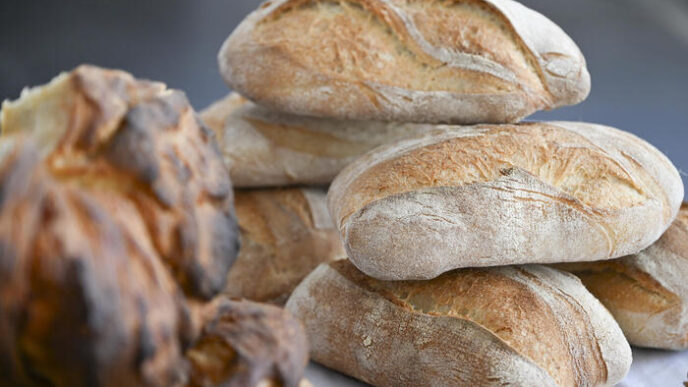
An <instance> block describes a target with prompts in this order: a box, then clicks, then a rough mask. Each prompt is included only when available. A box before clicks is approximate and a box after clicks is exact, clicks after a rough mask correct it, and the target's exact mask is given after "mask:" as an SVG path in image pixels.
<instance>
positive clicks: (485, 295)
mask: <svg viewBox="0 0 688 387" xmlns="http://www.w3.org/2000/svg"><path fill="white" fill-rule="evenodd" d="M332 267H333V268H334V269H335V270H337V271H339V272H340V273H341V274H342V275H344V276H345V277H347V278H348V279H350V280H352V281H354V282H355V283H356V284H357V285H358V286H364V287H365V288H367V289H369V290H370V291H373V292H375V293H378V294H380V295H381V296H383V297H385V298H387V299H388V300H390V301H391V302H394V303H395V304H397V305H399V306H401V307H403V308H404V309H407V310H408V311H413V312H416V313H424V314H428V315H438V316H439V315H441V316H451V317H456V318H460V319H465V320H468V321H472V322H473V323H475V324H478V325H480V326H482V327H484V328H486V329H487V330H489V331H490V332H492V333H493V334H494V335H495V336H497V337H499V338H500V339H501V340H503V341H504V342H506V343H507V344H508V345H509V346H510V347H511V348H513V349H514V351H516V352H518V353H519V354H521V355H523V356H525V357H527V358H529V359H531V360H533V362H535V363H536V364H538V365H539V366H540V367H542V368H544V369H545V370H547V372H548V373H549V374H550V375H551V376H552V377H553V378H554V379H555V380H556V382H557V384H558V385H561V386H564V385H581V384H584V383H585V382H593V381H594V380H597V381H603V380H605V379H606V377H607V375H606V371H607V370H606V368H605V366H604V364H603V360H602V356H601V354H600V352H599V348H598V347H596V345H595V344H594V343H591V342H580V343H578V344H577V345H579V346H580V348H579V350H580V351H581V352H583V351H585V352H587V353H588V354H589V355H588V356H586V358H585V359H584V361H585V365H582V364H576V363H577V362H579V361H580V360H579V359H575V358H574V356H573V354H572V353H570V348H569V344H568V343H567V341H566V340H567V339H568V337H567V335H566V332H564V329H568V328H570V327H568V326H562V325H559V324H558V321H557V316H555V315H554V313H555V311H554V310H553V309H551V308H550V307H549V306H548V305H547V303H546V302H545V300H544V299H542V298H541V297H540V296H538V295H537V294H536V293H533V291H532V289H530V288H529V287H528V286H526V285H525V284H523V283H520V282H518V281H516V280H513V279H511V278H509V277H507V276H505V275H501V274H499V273H496V272H494V271H491V270H490V269H464V270H458V271H455V272H450V273H446V274H443V275H442V276H440V277H437V278H435V279H433V280H430V281H377V280H374V279H372V278H371V277H368V276H366V275H364V274H363V273H361V272H360V271H358V270H357V269H356V268H355V267H354V266H353V265H351V263H349V262H346V263H345V262H338V263H335V264H333V265H332ZM521 274H523V275H526V276H528V278H530V279H531V280H533V281H539V279H538V278H537V277H536V276H533V275H530V274H529V273H527V272H526V271H523V270H522V271H521ZM514 311H518V313H514ZM524 316H527V319H524ZM577 317H579V318H581V319H582V321H583V324H585V325H588V326H587V327H586V328H587V329H590V327H589V321H588V320H587V318H586V316H584V315H582V314H581V315H579V316H577ZM533 327H537V329H533ZM586 335H587V336H594V335H593V333H592V331H588V332H586ZM538 343H542V344H543V346H546V348H543V346H539V345H538ZM586 344H587V345H589V346H590V348H587V349H585V350H584V349H583V348H582V345H586ZM577 367H582V368H586V369H589V370H592V371H593V372H596V373H598V374H595V375H587V374H586V375H585V376H586V378H589V379H587V380H581V377H582V375H580V374H576V371H577V369H576V368H577ZM592 384H595V383H594V382H593V383H592Z"/></svg>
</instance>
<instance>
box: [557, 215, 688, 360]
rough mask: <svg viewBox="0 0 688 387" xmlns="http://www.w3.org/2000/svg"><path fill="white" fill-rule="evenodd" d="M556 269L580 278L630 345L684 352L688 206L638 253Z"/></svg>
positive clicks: (687, 326) (687, 337)
mask: <svg viewBox="0 0 688 387" xmlns="http://www.w3.org/2000/svg"><path fill="white" fill-rule="evenodd" d="M560 267H561V268H562V269H564V270H568V271H570V272H572V273H573V274H575V275H577V276H578V277H580V279H581V280H582V281H583V284H585V286H586V287H587V288H588V290H590V292H592V294H594V295H595V296H596V297H597V298H598V299H599V300H600V301H602V303H603V304H604V305H605V306H606V307H607V309H609V311H610V312H611V313H612V315H614V318H615V319H616V321H618V322H619V325H620V326H621V329H622V330H623V332H624V334H625V335H626V337H627V338H628V341H629V342H630V343H631V344H633V345H637V346H641V347H652V348H661V349H675V350H679V349H687V348H688V283H686V278H687V277H688V204H684V205H683V206H682V208H681V211H680V212H679V215H678V218H677V219H676V220H675V221H674V223H673V224H672V225H671V227H669V229H668V230H667V232H666V233H665V234H664V235H663V236H662V238H660V239H659V241H657V242H656V243H655V244H653V245H652V246H650V247H649V248H647V249H646V250H643V251H642V252H640V253H638V254H635V255H631V256H628V257H624V258H620V259H615V260H611V261H604V262H586V263H570V264H564V265H560Z"/></svg>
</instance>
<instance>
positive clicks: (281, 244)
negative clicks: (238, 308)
mask: <svg viewBox="0 0 688 387" xmlns="http://www.w3.org/2000/svg"><path fill="white" fill-rule="evenodd" d="M235 205H236V213H237V217H238V219H239V229H240V231H241V251H240V252H239V257H238V258H237V260H236V262H235V263H234V266H232V268H231V269H230V271H229V274H228V275H227V288H226V290H225V293H227V294H228V295H229V296H231V297H236V298H246V299H249V300H254V301H259V302H270V303H275V304H284V303H285V302H286V301H287V298H289V295H290V294H291V292H292V291H293V290H294V288H296V286H297V285H298V284H299V282H301V280H303V279H304V278H305V277H306V276H307V275H308V274H309V273H310V272H311V271H312V270H313V269H315V268H316V267H317V266H318V265H319V264H321V263H324V262H330V261H333V260H336V259H341V258H345V257H346V253H345V252H344V247H343V246H342V242H341V241H340V240H339V233H338V232H337V230H336V229H335V227H334V223H332V220H331V219H330V215H329V213H328V211H327V195H326V191H325V190H324V189H322V188H291V189H266V190H244V191H242V190H237V191H235Z"/></svg>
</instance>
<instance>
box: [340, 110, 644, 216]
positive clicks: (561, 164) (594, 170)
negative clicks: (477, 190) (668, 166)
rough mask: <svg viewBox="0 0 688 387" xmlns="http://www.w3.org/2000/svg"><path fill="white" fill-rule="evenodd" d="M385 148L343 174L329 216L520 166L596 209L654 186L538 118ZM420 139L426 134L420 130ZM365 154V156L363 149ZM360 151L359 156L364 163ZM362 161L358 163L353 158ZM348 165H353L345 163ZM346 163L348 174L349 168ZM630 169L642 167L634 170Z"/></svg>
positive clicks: (637, 200)
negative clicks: (366, 164)
mask: <svg viewBox="0 0 688 387" xmlns="http://www.w3.org/2000/svg"><path fill="white" fill-rule="evenodd" d="M447 133H448V135H446V136H440V135H438V136H437V137H438V139H439V140H438V141H436V142H430V143H428V142H424V140H423V139H420V138H419V140H418V141H417V143H415V146H414V144H412V143H411V142H409V146H408V147H407V148H404V149H403V151H399V152H394V150H393V149H392V148H391V147H390V148H389V149H387V148H386V149H385V150H384V151H389V152H388V153H389V154H388V155H386V156H385V157H384V158H383V159H382V160H381V161H379V162H377V163H374V164H373V165H372V166H370V167H368V168H365V169H363V168H359V169H358V170H357V171H360V172H359V174H358V175H352V176H347V177H349V178H350V180H349V181H346V182H345V184H346V187H341V188H342V190H343V191H345V192H347V194H346V195H342V196H341V197H340V198H337V201H339V203H336V205H337V208H336V209H337V213H336V216H337V220H338V221H339V224H342V222H343V220H344V219H347V218H348V217H349V216H350V215H351V214H353V213H354V212H356V211H358V210H359V209H360V208H363V207H365V206H367V205H368V204H369V203H371V202H374V201H376V200H379V199H382V198H385V197H388V196H393V195H397V194H401V193H406V192H411V191H416V190H420V189H426V188H430V187H443V186H445V187H452V186H460V185H470V184H476V183H485V182H489V181H494V180H496V179H497V178H499V177H500V176H502V171H505V170H508V169H509V168H518V169H520V170H523V171H525V172H527V173H529V174H531V175H533V176H535V177H537V178H538V179H540V180H541V181H542V182H544V183H546V184H548V185H551V186H552V187H555V188H556V189H557V190H559V191H561V192H562V193H563V194H564V195H566V196H568V197H571V198H573V199H575V200H577V201H579V202H580V204H581V205H582V206H587V207H589V208H590V210H589V211H588V212H590V211H594V212H596V213H599V214H601V215H604V214H607V213H609V212H610V211H615V210H617V209H624V208H628V207H633V206H639V205H642V204H644V203H645V202H646V201H647V200H649V199H650V197H649V194H648V193H654V192H655V191H656V187H650V186H648V183H647V182H646V181H645V180H642V181H640V180H639V179H637V178H636V176H634V175H632V174H631V172H630V171H629V170H628V169H627V168H625V167H624V165H623V164H622V163H621V162H620V161H619V160H617V159H616V158H615V157H614V155H613V154H612V153H611V151H612V150H610V151H609V152H606V151H603V150H602V149H601V148H600V147H598V146H596V145H595V144H594V143H592V142H591V141H589V140H588V139H586V138H584V137H582V136H581V135H579V134H577V133H574V132H571V131H568V130H565V129H563V128H560V127H557V126H553V125H548V124H544V123H538V124H521V125H499V126H486V125H485V126H478V127H467V128H460V127H459V128H455V129H454V131H453V132H451V131H450V132H447ZM427 138H428V139H429V138H430V137H427ZM371 157H373V156H371ZM371 157H368V158H367V159H366V160H362V161H360V162H370V161H371V160H373V159H372V158H371ZM361 167H363V165H361ZM351 168H354V167H351ZM351 168H349V171H350V173H353V172H354V170H353V169H351ZM638 173H644V172H642V170H638Z"/></svg>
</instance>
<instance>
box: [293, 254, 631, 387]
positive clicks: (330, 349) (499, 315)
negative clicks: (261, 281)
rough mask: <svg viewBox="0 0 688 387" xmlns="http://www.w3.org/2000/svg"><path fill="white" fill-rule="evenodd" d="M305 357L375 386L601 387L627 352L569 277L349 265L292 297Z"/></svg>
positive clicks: (541, 271)
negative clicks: (414, 274)
mask: <svg viewBox="0 0 688 387" xmlns="http://www.w3.org/2000/svg"><path fill="white" fill-rule="evenodd" d="M287 309H288V310H290V311H291V312H292V313H293V314H294V316H296V317H297V318H300V319H301V320H302V321H303V323H304V325H305V327H306V334H307V336H308V339H309V341H310V343H311V357H312V359H313V360H315V361H317V362H319V363H322V364H324V365H325V366H327V367H331V368H334V369H335V370H338V371H341V372H343V373H345V374H348V375H351V376H353V377H356V378H358V379H361V380H363V381H365V382H367V383H371V384H373V385H376V386H430V385H432V386H457V385H458V386H478V385H499V386H502V385H522V386H552V385H559V386H601V385H613V384H615V383H616V382H619V381H620V380H621V379H622V378H623V377H624V375H625V374H626V372H627V371H628V369H629V367H630V364H631V350H630V347H629V345H628V343H627V342H626V339H625V338H624V337H623V334H622V333H621V330H620V329H619V326H618V325H617V324H616V322H614V320H613V319H612V317H611V315H610V314H609V312H607V311H606V310H605V309H604V307H603V306H602V305H601V304H600V303H599V301H597V300H596V299H595V298H594V297H593V296H592V295H591V294H590V293H588V292H587V291H586V290H585V288H584V287H583V285H582V284H581V283H580V281H579V280H578V279H577V278H575V277H574V276H572V275H568V274H567V273H564V272H560V271H558V270H554V269H551V268H546V267H542V266H536V265H533V266H513V267H512V266H506V267H498V268H485V269H462V270H457V271H453V272H450V273H445V274H444V275H442V276H440V277H438V278H436V279H433V280H430V281H396V282H384V281H378V280H375V279H372V278H371V277H367V276H365V275H364V274H363V273H361V272H360V271H358V270H357V269H356V268H355V267H354V266H353V265H351V263H350V262H349V261H346V260H343V261H338V262H334V263H331V264H329V265H326V264H323V265H321V266H320V267H318V268H317V269H316V270H315V271H314V272H313V273H311V274H310V275H309V276H308V277H306V279H305V280H304V282H302V283H301V284H300V285H299V287H298V288H297V289H296V290H295V291H294V293H293V294H292V296H291V298H290V299H289V301H288V303H287Z"/></svg>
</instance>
